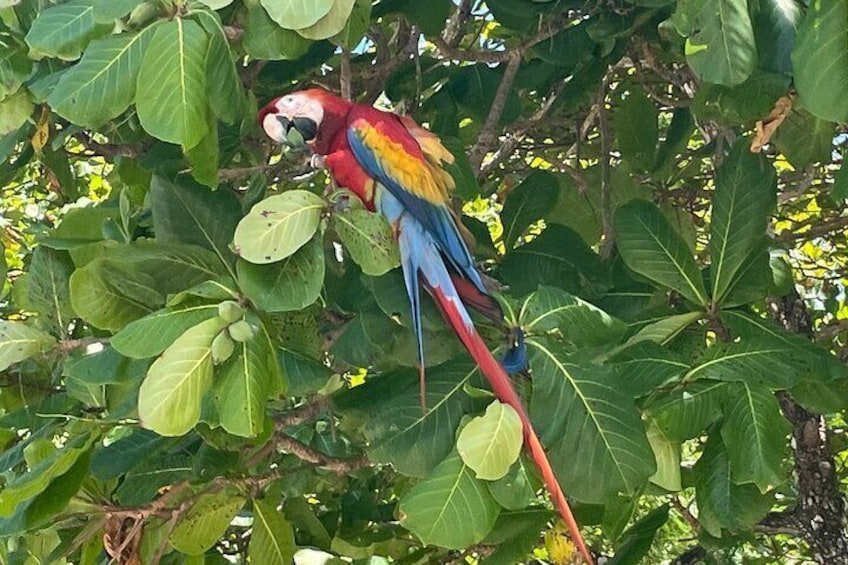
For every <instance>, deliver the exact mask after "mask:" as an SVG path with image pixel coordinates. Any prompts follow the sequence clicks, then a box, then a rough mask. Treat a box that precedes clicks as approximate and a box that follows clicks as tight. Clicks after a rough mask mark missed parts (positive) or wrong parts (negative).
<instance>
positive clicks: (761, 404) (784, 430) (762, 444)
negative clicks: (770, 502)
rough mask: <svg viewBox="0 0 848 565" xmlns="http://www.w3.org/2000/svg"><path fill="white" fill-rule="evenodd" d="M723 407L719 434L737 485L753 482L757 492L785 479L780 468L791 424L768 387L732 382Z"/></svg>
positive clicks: (778, 483)
mask: <svg viewBox="0 0 848 565" xmlns="http://www.w3.org/2000/svg"><path fill="white" fill-rule="evenodd" d="M729 393H730V394H728V396H727V405H726V406H725V408H724V421H723V422H722V425H721V437H722V439H723V440H724V445H725V447H726V448H727V453H728V455H729V457H730V466H731V478H732V479H733V482H734V483H736V484H742V483H754V484H755V485H757V487H758V488H759V489H760V492H766V491H768V490H769V489H771V488H774V487H776V486H778V485H780V484H781V483H783V482H784V481H785V480H786V479H787V476H786V473H784V472H783V470H782V469H781V464H782V462H783V456H784V455H785V452H786V448H787V446H788V445H789V444H788V442H787V441H786V436H787V435H788V434H789V431H790V426H789V422H787V421H786V420H785V419H784V418H783V416H782V415H781V413H780V405H778V403H777V399H776V398H775V396H774V393H773V392H771V391H770V390H769V389H768V388H766V387H763V386H758V385H755V384H749V383H746V382H741V383H738V384H734V385H732V387H731V388H730V390H729Z"/></svg>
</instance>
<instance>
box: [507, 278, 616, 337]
mask: <svg viewBox="0 0 848 565" xmlns="http://www.w3.org/2000/svg"><path fill="white" fill-rule="evenodd" d="M518 321H519V324H520V325H521V327H522V328H524V331H525V332H528V333H537V334H538V333H547V332H551V331H557V332H558V333H559V334H560V335H561V336H562V337H563V339H565V340H566V341H567V342H568V343H571V344H573V345H574V346H575V347H578V348H580V347H593V346H598V345H603V344H607V343H614V342H616V341H618V340H619V339H620V338H621V337H622V336H623V335H624V333H625V332H626V331H627V326H626V325H625V324H624V322H622V321H620V320H617V319H616V318H613V317H612V316H610V315H609V314H607V313H606V312H604V311H603V310H601V309H600V308H597V307H596V306H593V305H592V304H589V303H588V302H586V301H584V300H581V299H579V298H577V297H574V296H572V295H570V294H568V293H567V292H565V291H564V290H560V289H558V288H554V287H549V286H543V287H540V288H539V290H537V291H536V292H534V293H533V294H531V295H530V296H528V297H527V299H526V300H525V301H524V304H523V305H522V306H521V312H520V313H519V320H518Z"/></svg>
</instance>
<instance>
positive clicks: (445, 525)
mask: <svg viewBox="0 0 848 565" xmlns="http://www.w3.org/2000/svg"><path fill="white" fill-rule="evenodd" d="M499 512H500V506H498V504H497V503H496V502H495V500H494V499H493V498H492V495H491V494H489V491H488V489H487V488H486V485H485V483H483V481H481V480H479V479H476V478H474V473H473V471H472V470H471V469H470V468H469V467H467V466H466V465H465V464H463V462H462V459H461V458H460V457H459V454H457V453H456V452H453V453H451V454H450V455H448V457H447V458H446V459H445V460H444V461H442V462H441V463H439V465H438V466H437V467H436V468H435V469H434V470H433V473H432V474H431V475H430V477H429V478H427V479H426V480H424V481H422V482H420V483H418V484H416V485H415V486H414V487H412V489H410V490H409V492H407V493H406V495H404V496H403V498H401V500H400V506H399V513H400V522H401V524H402V525H403V527H405V528H407V529H408V530H409V531H411V532H412V533H414V534H415V535H416V536H418V538H419V539H420V540H421V542H422V543H424V544H427V545H430V544H432V545H439V546H442V547H447V548H449V549H463V548H465V547H468V546H471V545H474V544H475V543H478V542H480V541H482V540H483V538H485V537H486V535H487V534H488V533H489V532H490V531H491V530H492V527H493V526H494V525H495V520H496V519H497V517H498V514H499Z"/></svg>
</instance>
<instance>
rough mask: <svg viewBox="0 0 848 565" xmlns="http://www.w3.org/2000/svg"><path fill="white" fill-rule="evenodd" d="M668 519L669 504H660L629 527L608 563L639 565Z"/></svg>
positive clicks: (610, 564)
mask: <svg viewBox="0 0 848 565" xmlns="http://www.w3.org/2000/svg"><path fill="white" fill-rule="evenodd" d="M667 521H668V505H664V506H660V507H659V508H656V509H654V510H652V511H651V512H650V513H648V514H647V515H646V516H645V517H644V518H642V519H641V520H639V521H638V522H636V523H635V524H633V525H632V526H630V527H629V528H627V531H625V532H624V533H623V534H622V535H621V538H619V543H618V546H617V547H616V549H615V555H614V556H613V558H612V559H610V560H609V561H607V565H638V564H639V563H641V562H642V561H643V559H644V558H645V556H646V555H647V554H648V551H650V549H651V544H653V542H654V538H655V537H656V536H657V531H658V530H659V529H660V528H662V527H663V526H664V525H665V523H666V522H667Z"/></svg>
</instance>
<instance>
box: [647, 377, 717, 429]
mask: <svg viewBox="0 0 848 565" xmlns="http://www.w3.org/2000/svg"><path fill="white" fill-rule="evenodd" d="M730 387H731V385H730V384H728V383H724V382H721V381H712V380H709V379H704V380H700V381H696V382H694V383H692V384H689V385H687V386H686V387H679V388H676V389H673V390H671V391H669V392H667V393H665V394H661V395H658V396H657V397H656V398H654V399H651V400H650V402H648V404H647V406H646V411H647V412H648V414H651V415H652V416H654V421H655V422H656V425H657V427H658V428H659V430H660V431H661V432H662V434H663V436H664V437H665V438H666V439H668V440H669V441H674V442H682V441H686V440H687V439H690V438H693V437H696V436H698V434H700V433H701V431H703V430H704V428H706V427H707V426H708V425H710V424H712V423H713V422H715V421H716V420H718V419H719V417H721V413H722V406H723V405H724V399H725V395H726V394H727V391H728V389H729V388H730Z"/></svg>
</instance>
